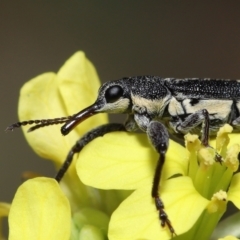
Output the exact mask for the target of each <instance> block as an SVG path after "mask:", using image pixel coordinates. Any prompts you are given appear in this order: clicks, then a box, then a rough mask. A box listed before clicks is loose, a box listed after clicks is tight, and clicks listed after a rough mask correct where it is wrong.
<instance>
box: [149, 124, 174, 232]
mask: <svg viewBox="0 0 240 240" xmlns="http://www.w3.org/2000/svg"><path fill="white" fill-rule="evenodd" d="M147 135H148V138H149V140H150V142H151V143H152V145H153V146H154V148H155V149H156V150H157V152H158V153H159V159H158V163H157V167H156V169H155V174H154V178H153V186H152V197H153V198H154V201H155V206H156V208H157V210H158V211H159V219H160V221H161V225H162V227H164V226H165V225H167V226H168V228H169V230H170V232H171V233H172V235H176V233H175V231H174V228H173V227H172V224H171V222H170V220H169V218H168V216H167V214H166V212H165V210H164V204H163V202H162V200H161V198H160V196H159V193H158V191H159V183H160V179H161V172H162V168H163V165H164V162H165V156H166V152H167V149H168V145H169V135H168V131H167V129H166V127H165V126H164V125H163V124H162V123H160V122H157V121H151V122H150V124H149V125H148V127H147Z"/></svg>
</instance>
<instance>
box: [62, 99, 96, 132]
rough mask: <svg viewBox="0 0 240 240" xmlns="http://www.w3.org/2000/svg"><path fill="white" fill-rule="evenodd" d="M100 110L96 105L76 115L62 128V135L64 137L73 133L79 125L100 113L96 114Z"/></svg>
mask: <svg viewBox="0 0 240 240" xmlns="http://www.w3.org/2000/svg"><path fill="white" fill-rule="evenodd" d="M96 110H98V106H97V104H96V103H94V104H93V105H91V106H89V107H87V108H85V109H83V110H82V111H80V112H79V113H77V114H75V115H74V117H73V118H71V119H70V120H69V121H67V122H66V123H65V124H64V125H63V126H62V127H61V133H62V135H64V136H65V135H67V134H68V133H69V132H71V131H72V130H73V129H74V128H75V127H76V126H77V125H78V124H79V123H81V122H83V121H84V120H85V119H87V118H89V117H91V116H93V115H95V114H97V113H99V112H96Z"/></svg>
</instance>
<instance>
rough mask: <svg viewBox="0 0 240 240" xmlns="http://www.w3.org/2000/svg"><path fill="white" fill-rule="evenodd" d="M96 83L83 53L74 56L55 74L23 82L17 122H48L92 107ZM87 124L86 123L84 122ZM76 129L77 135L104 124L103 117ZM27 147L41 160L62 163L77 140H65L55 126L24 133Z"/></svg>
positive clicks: (73, 132) (96, 79) (72, 135)
mask: <svg viewBox="0 0 240 240" xmlns="http://www.w3.org/2000/svg"><path fill="white" fill-rule="evenodd" d="M98 86H99V81H98V78H97V75H96V73H95V70H94V68H93V66H92V65H91V63H90V62H89V61H88V60H87V59H86V58H85V56H84V54H83V53H77V54H75V55H74V56H73V57H72V58H70V59H69V60H68V61H67V63H66V64H65V65H64V66H63V67H62V68H61V70H60V71H59V73H58V74H57V75H56V74H55V73H44V74H42V75H39V76H37V77H35V78H34V79H32V80H30V81H29V82H27V83H26V84H25V85H24V86H23V87H22V89H21V94H20V100H19V110H18V112H19V118H20V120H21V121H23V120H30V119H49V118H56V117H62V116H68V115H69V114H73V113H76V112H78V111H79V110H81V109H82V108H84V107H86V106H87V105H89V104H92V103H93V101H95V98H96V96H97V90H96V89H97V88H98ZM87 121H88V120H87ZM87 121H86V123H83V124H81V125H80V127H79V128H78V129H80V130H79V131H80V132H81V133H83V132H87V131H88V130H90V129H91V128H92V127H94V126H96V125H101V124H103V123H105V122H106V115H104V114H99V115H96V117H94V119H92V120H89V121H88V122H87ZM23 129H24V133H25V136H26V138H27V140H28V143H29V144H30V145H31V147H32V148H33V149H34V151H35V152H37V153H38V154H39V155H40V156H41V157H43V158H47V159H51V160H54V161H56V162H57V163H62V161H63V160H64V159H65V156H66V155H67V153H68V151H69V150H70V148H71V147H72V146H73V144H74V143H75V142H76V140H77V139H78V138H79V135H78V134H77V132H76V131H72V132H71V134H69V135H68V136H66V137H63V136H62V135H61V132H60V126H59V125H53V126H49V127H45V128H42V129H39V130H36V131H34V132H31V133H26V131H27V129H28V127H23Z"/></svg>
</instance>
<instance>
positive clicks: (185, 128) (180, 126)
mask: <svg viewBox="0 0 240 240" xmlns="http://www.w3.org/2000/svg"><path fill="white" fill-rule="evenodd" d="M200 124H202V131H201V133H202V134H201V143H202V145H203V146H205V147H211V146H210V145H209V125H210V121H209V113H208V111H207V110H206V109H202V110H199V111H197V112H195V113H192V114H191V115H189V116H188V117H187V118H186V119H185V120H184V121H183V122H181V121H179V122H178V123H175V126H174V129H175V131H176V132H178V133H182V134H186V133H188V132H190V131H191V130H193V129H194V128H196V127H197V126H199V125H200ZM215 160H216V161H217V162H220V163H221V162H222V161H223V160H222V157H221V155H219V154H218V153H217V152H216V155H215Z"/></svg>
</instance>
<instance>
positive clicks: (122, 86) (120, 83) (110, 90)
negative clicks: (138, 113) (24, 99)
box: [6, 78, 132, 135]
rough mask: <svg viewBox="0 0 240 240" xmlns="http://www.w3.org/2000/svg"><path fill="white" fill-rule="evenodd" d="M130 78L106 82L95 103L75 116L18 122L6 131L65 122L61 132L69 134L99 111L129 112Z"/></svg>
mask: <svg viewBox="0 0 240 240" xmlns="http://www.w3.org/2000/svg"><path fill="white" fill-rule="evenodd" d="M130 80H131V78H123V79H120V80H116V81H110V82H107V83H104V84H103V85H102V86H101V87H100V89H99V91H98V97H97V100H96V101H95V103H93V104H92V105H90V106H89V107H87V108H85V109H83V110H81V111H80V112H78V113H77V114H74V115H73V116H69V117H60V118H54V119H41V120H39V119H38V120H28V121H22V122H17V123H14V124H12V125H10V126H8V127H7V128H6V131H12V130H13V129H15V128H19V127H21V126H25V125H34V124H35V125H34V126H32V127H31V128H29V129H28V132H32V131H34V130H36V129H39V128H42V127H46V126H49V125H53V124H62V123H65V124H64V125H63V126H62V128H61V133H62V134H63V135H67V134H68V133H69V132H70V131H71V130H72V129H74V128H75V127H76V126H77V125H78V124H79V123H81V122H83V121H84V120H85V119H87V118H89V117H91V116H93V115H95V114H97V113H128V112H130V111H131V105H132V103H131V99H130V96H131V94H130V89H131V88H130V84H131V83H130V82H131V81H130Z"/></svg>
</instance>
